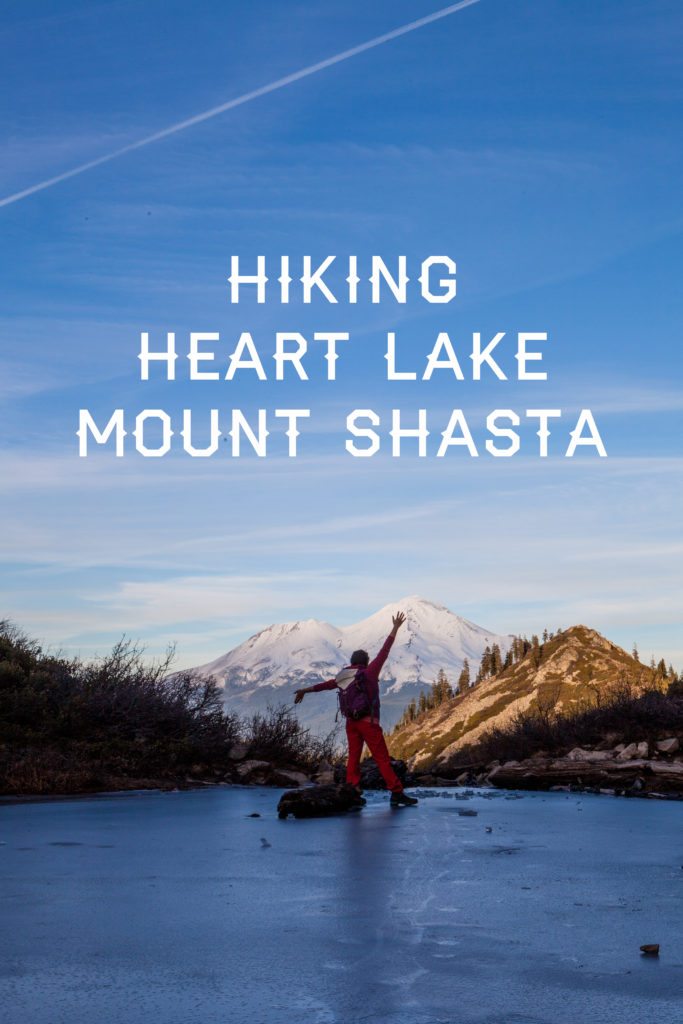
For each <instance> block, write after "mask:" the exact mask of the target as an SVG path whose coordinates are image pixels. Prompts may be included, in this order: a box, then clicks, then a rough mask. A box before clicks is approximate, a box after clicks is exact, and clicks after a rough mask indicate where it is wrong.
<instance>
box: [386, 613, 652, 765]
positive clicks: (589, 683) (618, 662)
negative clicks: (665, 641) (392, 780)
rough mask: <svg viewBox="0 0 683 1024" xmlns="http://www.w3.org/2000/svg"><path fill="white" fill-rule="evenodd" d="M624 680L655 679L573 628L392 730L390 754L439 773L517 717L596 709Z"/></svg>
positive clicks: (608, 644)
mask: <svg viewBox="0 0 683 1024" xmlns="http://www.w3.org/2000/svg"><path fill="white" fill-rule="evenodd" d="M623 678H629V679H631V680H640V681H641V682H642V683H643V685H645V684H646V683H647V682H649V681H651V678H654V673H653V671H652V669H650V668H648V667H646V666H644V665H642V664H641V663H640V662H639V661H637V660H636V659H635V658H634V657H633V656H632V655H629V654H628V653H627V652H626V651H624V650H623V648H621V647H619V646H618V645H617V644H615V643H613V642H612V641H611V640H608V639H607V638H606V637H604V636H602V634H601V633H599V632H598V631H597V630H594V629H592V628H590V627H589V626H585V625H583V624H578V625H575V626H571V627H569V628H568V629H566V630H563V631H561V632H558V633H557V634H555V635H554V636H553V637H551V638H550V639H549V640H548V641H547V642H546V643H544V644H539V647H538V648H537V649H529V650H527V651H526V652H525V654H524V655H523V657H521V658H520V660H518V661H517V662H516V663H513V664H512V665H510V666H508V667H507V668H504V669H503V670H502V671H500V672H498V673H497V674H496V675H494V676H492V677H491V678H488V679H484V680H483V681H482V682H480V683H479V684H477V685H476V686H473V687H471V688H470V690H469V691H468V692H467V693H464V694H462V695H459V696H456V697H454V698H453V699H452V700H450V701H447V702H445V703H443V704H441V705H439V706H438V707H435V708H433V709H431V710H429V711H426V712H425V713H424V714H422V715H420V716H419V718H418V719H416V720H415V721H413V722H409V723H406V724H405V726H403V727H400V728H397V730H396V731H395V732H394V733H393V734H392V736H391V738H390V749H391V751H392V753H393V754H394V756H397V757H404V758H409V759H410V760H411V763H412V764H414V765H415V766H418V767H420V766H421V767H424V766H426V765H428V764H436V765H441V766H443V765H444V764H446V763H447V762H448V760H449V758H451V757H452V756H453V755H454V754H455V753H456V752H457V751H458V750H459V749H460V748H461V747H463V746H465V745H467V746H469V745H470V744H473V743H476V742H477V740H478V739H480V738H481V736H482V735H483V734H484V733H485V732H488V731H489V730H490V729H492V728H495V727H502V726H505V725H507V724H509V723H510V722H511V721H512V719H513V718H514V717H515V716H516V715H517V714H520V713H521V714H523V713H525V712H528V711H529V710H530V709H532V708H535V709H540V710H543V709H545V710H547V711H549V712H550V711H552V712H553V713H555V712H560V713H564V714H567V713H571V712H572V710H578V709H579V708H580V707H583V706H586V705H588V704H591V703H596V702H597V701H598V700H599V699H600V696H601V695H602V694H606V693H607V691H608V690H609V689H611V688H612V687H613V686H615V685H616V684H618V683H619V681H620V680H621V679H623Z"/></svg>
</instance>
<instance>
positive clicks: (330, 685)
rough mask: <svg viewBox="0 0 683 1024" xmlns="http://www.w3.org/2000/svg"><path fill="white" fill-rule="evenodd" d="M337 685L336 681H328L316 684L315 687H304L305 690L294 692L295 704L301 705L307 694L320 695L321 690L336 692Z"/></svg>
mask: <svg viewBox="0 0 683 1024" xmlns="http://www.w3.org/2000/svg"><path fill="white" fill-rule="evenodd" d="M336 685H337V680H336V679H326V680H325V682H324V683H316V684H315V686H304V687H303V689H301V690H295V691H294V703H295V704H301V701H302V700H303V699H304V697H305V696H306V694H307V693H319V692H320V690H334V688H335V687H336Z"/></svg>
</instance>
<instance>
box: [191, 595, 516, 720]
mask: <svg viewBox="0 0 683 1024" xmlns="http://www.w3.org/2000/svg"><path fill="white" fill-rule="evenodd" d="M397 611H402V612H404V614H405V615H406V623H405V625H404V626H403V627H402V629H401V631H400V632H399V634H398V638H397V640H396V643H395V644H394V647H393V649H392V652H391V655H390V657H389V661H388V662H387V664H386V665H385V667H384V670H383V672H382V676H381V679H380V692H381V695H382V706H383V714H382V719H383V722H384V723H385V725H386V726H390V725H391V724H393V722H394V721H396V720H397V719H398V718H399V717H400V714H401V712H402V710H403V708H404V707H405V705H406V704H407V703H408V701H409V700H410V699H411V698H412V697H413V696H416V695H417V694H418V693H419V691H420V690H421V689H423V688H424V687H426V686H431V684H432V683H433V682H434V681H435V680H436V677H437V675H438V673H439V670H440V669H444V671H445V672H446V675H447V676H448V677H449V679H450V680H451V682H452V683H455V682H456V681H457V677H458V675H459V673H460V669H461V668H462V665H463V661H464V659H465V658H468V659H469V662H470V666H471V668H472V670H473V673H474V671H476V668H477V666H478V664H479V661H480V660H481V656H482V654H483V652H484V648H485V647H486V646H487V644H488V645H491V644H494V643H497V644H499V646H500V648H501V651H502V652H503V653H504V652H505V651H507V649H508V646H509V644H510V641H511V637H509V636H499V635H497V634H495V633H492V632H491V631H490V630H486V629H483V628H482V627H481V626H477V625H475V624H474V623H473V622H468V620H467V619H463V618H461V617H460V616H459V615H455V614H454V613H453V612H451V611H449V609H448V608H446V607H444V606H443V605H440V604H435V603H434V602H432V601H426V600H424V599H423V598H420V597H406V598H403V600H400V601H396V602H395V603H394V604H390V605H387V606H386V607H385V608H382V609H380V611H378V612H376V613H375V614H374V615H370V616H369V617H368V618H367V619H363V620H362V621H361V622H357V623H355V624H354V625H352V626H345V627H343V628H341V629H339V628H337V627H335V626H333V625H331V624H330V623H329V622H320V621H318V620H317V619H307V620H305V621H301V622H289V623H283V624H281V625H273V626H268V627H267V628H266V629H263V630H261V632H260V633H256V634H255V635H254V636H252V637H250V638H249V639H248V640H245V642H244V643H242V644H240V645H239V646H238V647H235V648H234V649H233V650H232V651H228V653H227V654H224V655H222V656H221V657H220V658H217V659H216V660H215V661H212V662H209V663H208V664H206V665H201V666H199V667H198V668H196V669H194V671H195V672H196V673H197V674H198V675H201V676H213V677H214V678H215V679H216V681H217V682H218V683H219V684H220V685H222V686H223V687H224V688H225V698H226V703H228V704H229V705H230V706H231V707H235V709H236V710H256V709H258V708H263V707H265V706H266V704H268V703H271V704H276V703H279V702H281V701H282V700H289V698H290V696H291V691H292V690H294V689H296V688H298V687H302V686H310V685H311V684H312V683H317V682H320V681H321V680H323V679H329V678H330V677H331V676H333V675H335V674H336V673H337V672H338V671H339V669H340V668H342V667H343V666H344V665H346V664H348V659H349V656H350V655H351V653H352V651H354V650H356V649H357V648H364V649H365V650H367V651H368V653H369V654H370V657H371V658H372V657H374V656H375V654H376V653H377V652H378V651H379V649H380V647H381V646H382V643H383V642H384V640H385V638H386V636H387V634H388V633H389V631H390V630H391V617H392V615H394V614H395V613H396V612H397ZM316 696H317V695H314V696H313V697H310V698H308V699H307V701H305V702H304V704H303V705H300V708H299V711H300V714H301V717H302V719H303V720H304V721H306V723H307V724H310V725H312V726H313V727H314V728H316V729H317V728H318V726H321V727H322V726H323V725H324V724H325V721H327V719H329V718H330V717H331V716H330V708H331V707H332V704H331V702H330V701H329V700H328V701H327V702H323V703H317V704H316V703H315V702H316ZM322 696H323V697H324V696H325V695H322ZM327 696H328V697H329V695H327ZM328 725H329V722H328Z"/></svg>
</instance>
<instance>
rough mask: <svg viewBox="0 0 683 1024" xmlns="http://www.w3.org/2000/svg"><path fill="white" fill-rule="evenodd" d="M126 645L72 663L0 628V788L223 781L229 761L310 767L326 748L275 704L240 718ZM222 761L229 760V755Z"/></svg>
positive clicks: (213, 695)
mask: <svg viewBox="0 0 683 1024" xmlns="http://www.w3.org/2000/svg"><path fill="white" fill-rule="evenodd" d="M170 663H171V655H170V654H169V656H168V657H167V658H166V659H164V660H163V661H161V662H159V663H156V664H149V663H148V662H147V661H145V659H144V657H143V652H142V651H141V650H140V649H139V648H137V647H136V646H135V645H134V644H131V643H130V642H128V641H125V640H124V641H121V642H120V643H118V644H117V645H116V646H115V647H114V649H113V650H112V652H111V653H110V654H109V655H107V656H106V657H103V658H100V659H98V660H96V661H91V662H84V661H81V660H80V659H78V658H64V657H60V656H58V655H54V654H50V653H46V652H45V651H43V650H42V648H41V647H40V645H39V644H38V643H37V642H36V641H34V640H31V639H30V638H28V637H27V636H25V635H24V634H23V633H22V632H21V631H20V630H19V629H17V628H16V627H15V626H13V625H12V624H11V623H8V622H0V793H5V794H43V793H74V792H86V791H95V790H103V789H127V788H138V787H142V786H156V785H160V784H161V785H169V786H172V785H177V784H179V783H180V784H187V783H188V782H191V781H192V780H193V779H195V780H199V779H203V780H217V779H224V778H230V777H231V773H232V772H233V770H234V769H235V758H234V752H235V748H236V746H240V747H241V751H240V755H239V756H240V759H241V760H244V759H245V758H255V759H259V758H262V759H264V760H268V761H269V762H272V763H273V764H280V765H287V766H288V767H292V768H301V769H303V770H310V769H312V768H314V767H315V766H316V765H317V764H318V763H319V762H320V761H321V760H325V759H329V758H330V757H331V756H332V754H333V751H332V749H331V747H332V744H331V740H318V739H316V738H314V737H312V736H311V735H310V733H309V732H308V730H306V729H304V728H303V727H302V726H301V725H300V724H299V722H298V721H297V720H296V718H295V717H294V716H293V715H292V713H291V712H290V711H289V710H288V709H286V708H284V707H281V708H275V709H269V710H268V711H267V712H265V713H260V714H256V715H253V716H251V717H250V718H246V719H240V718H239V717H238V716H236V715H234V714H231V713H229V712H227V711H226V710H225V708H224V705H223V698H222V693H221V691H220V690H219V689H218V687H217V686H216V685H215V683H214V682H213V680H210V679H209V680H207V679H198V678H195V677H194V676H193V675H192V674H191V673H182V672H180V673H175V674H173V675H169V667H170ZM231 754H232V755H233V756H232V757H231Z"/></svg>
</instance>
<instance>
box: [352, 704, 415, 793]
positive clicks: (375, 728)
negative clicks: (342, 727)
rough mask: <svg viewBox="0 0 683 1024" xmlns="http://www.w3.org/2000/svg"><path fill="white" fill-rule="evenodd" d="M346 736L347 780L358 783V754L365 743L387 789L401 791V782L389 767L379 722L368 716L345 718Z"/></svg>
mask: <svg viewBox="0 0 683 1024" xmlns="http://www.w3.org/2000/svg"><path fill="white" fill-rule="evenodd" d="M346 738H347V740H348V741H349V761H348V764H347V766H346V781H347V782H349V783H351V785H352V786H358V785H360V756H361V754H362V753H363V743H367V745H368V747H369V749H370V753H371V754H372V756H373V757H374V759H375V761H376V762H377V767H378V768H379V770H380V772H381V773H382V778H383V779H384V781H385V782H386V784H387V789H390V790H391V792H392V793H401V792H402V791H403V783H402V782H401V780H400V779H399V777H398V775H397V774H396V772H395V771H394V769H393V768H392V767H391V759H390V758H389V751H388V750H387V744H386V740H385V739H384V733H383V732H382V726H381V725H380V724H379V722H371V721H370V719H369V718H361V719H359V720H358V721H354V720H353V719H352V718H347V719H346Z"/></svg>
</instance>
